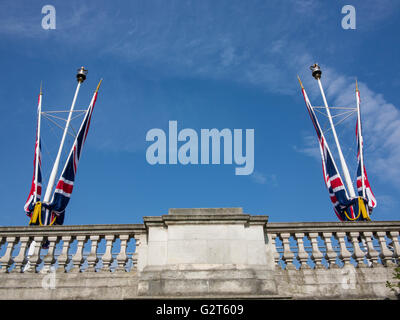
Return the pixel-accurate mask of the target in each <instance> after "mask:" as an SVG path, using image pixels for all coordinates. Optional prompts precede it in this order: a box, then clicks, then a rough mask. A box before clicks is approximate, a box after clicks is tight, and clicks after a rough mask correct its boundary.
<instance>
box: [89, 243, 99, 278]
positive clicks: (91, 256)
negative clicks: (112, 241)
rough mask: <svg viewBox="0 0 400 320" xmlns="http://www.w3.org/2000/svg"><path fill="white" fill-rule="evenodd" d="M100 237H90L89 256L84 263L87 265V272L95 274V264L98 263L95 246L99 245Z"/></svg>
mask: <svg viewBox="0 0 400 320" xmlns="http://www.w3.org/2000/svg"><path fill="white" fill-rule="evenodd" d="M99 240H100V236H90V242H91V247H90V254H89V256H88V257H87V259H86V261H87V263H88V268H87V269H86V271H87V272H96V264H97V262H98V261H99V257H98V256H97V246H98V244H99Z"/></svg>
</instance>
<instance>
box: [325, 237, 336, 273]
mask: <svg viewBox="0 0 400 320" xmlns="http://www.w3.org/2000/svg"><path fill="white" fill-rule="evenodd" d="M322 236H323V238H324V241H325V246H326V252H325V256H324V257H325V259H326V261H327V262H328V268H330V269H337V268H339V266H338V264H337V263H336V258H337V254H336V252H335V250H334V249H333V246H332V232H323V233H322Z"/></svg>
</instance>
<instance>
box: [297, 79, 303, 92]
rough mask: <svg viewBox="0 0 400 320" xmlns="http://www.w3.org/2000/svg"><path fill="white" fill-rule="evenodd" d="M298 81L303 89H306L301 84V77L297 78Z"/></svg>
mask: <svg viewBox="0 0 400 320" xmlns="http://www.w3.org/2000/svg"><path fill="white" fill-rule="evenodd" d="M297 80H299V83H300V86H301V88H302V89H304V87H303V84H302V83H301V80H300V77H299V76H297Z"/></svg>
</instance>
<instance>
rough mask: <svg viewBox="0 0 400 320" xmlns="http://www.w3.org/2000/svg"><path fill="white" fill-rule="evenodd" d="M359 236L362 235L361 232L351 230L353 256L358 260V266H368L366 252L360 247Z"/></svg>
mask: <svg viewBox="0 0 400 320" xmlns="http://www.w3.org/2000/svg"><path fill="white" fill-rule="evenodd" d="M358 237H360V233H359V232H350V240H351V242H352V244H353V254H352V257H353V259H354V260H356V262H357V268H366V267H367V265H366V264H365V263H364V257H365V253H364V251H362V250H361V248H360V244H359V242H358Z"/></svg>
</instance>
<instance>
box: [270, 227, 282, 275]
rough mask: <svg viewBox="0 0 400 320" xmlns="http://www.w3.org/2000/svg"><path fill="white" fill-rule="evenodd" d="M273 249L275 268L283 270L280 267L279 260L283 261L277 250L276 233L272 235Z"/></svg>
mask: <svg viewBox="0 0 400 320" xmlns="http://www.w3.org/2000/svg"><path fill="white" fill-rule="evenodd" d="M270 236H271V248H272V250H273V258H274V264H275V268H277V269H281V267H280V265H279V260H280V259H281V256H280V254H279V252H278V250H277V248H276V237H277V234H276V233H271V235H270Z"/></svg>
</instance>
